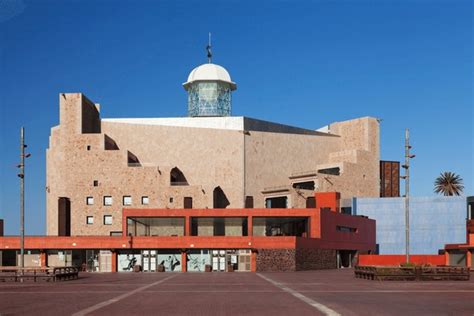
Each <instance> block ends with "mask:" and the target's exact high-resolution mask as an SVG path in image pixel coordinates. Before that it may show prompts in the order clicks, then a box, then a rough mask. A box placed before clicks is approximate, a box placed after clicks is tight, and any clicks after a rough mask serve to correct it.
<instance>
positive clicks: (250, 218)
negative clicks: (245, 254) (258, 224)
mask: <svg viewBox="0 0 474 316" xmlns="http://www.w3.org/2000/svg"><path fill="white" fill-rule="evenodd" d="M247 235H248V236H250V237H251V236H253V216H251V215H250V216H248V217H247Z"/></svg>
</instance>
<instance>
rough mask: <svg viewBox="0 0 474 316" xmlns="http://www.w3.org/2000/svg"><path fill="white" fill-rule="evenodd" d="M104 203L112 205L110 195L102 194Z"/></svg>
mask: <svg viewBox="0 0 474 316" xmlns="http://www.w3.org/2000/svg"><path fill="white" fill-rule="evenodd" d="M104 205H106V206H108V205H112V197H111V196H104Z"/></svg>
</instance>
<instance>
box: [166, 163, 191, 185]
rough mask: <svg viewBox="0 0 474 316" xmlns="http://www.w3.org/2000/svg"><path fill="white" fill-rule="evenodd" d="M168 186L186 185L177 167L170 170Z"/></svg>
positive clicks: (184, 178) (186, 181) (186, 182)
mask: <svg viewBox="0 0 474 316" xmlns="http://www.w3.org/2000/svg"><path fill="white" fill-rule="evenodd" d="M170 185H188V180H186V177H185V176H184V174H183V172H182V171H181V170H179V169H178V167H174V168H173V169H171V172H170Z"/></svg>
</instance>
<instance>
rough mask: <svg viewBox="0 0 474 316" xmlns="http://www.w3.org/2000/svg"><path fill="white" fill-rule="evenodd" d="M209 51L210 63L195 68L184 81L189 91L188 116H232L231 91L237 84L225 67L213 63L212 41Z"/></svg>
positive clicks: (184, 85) (185, 87) (208, 47)
mask: <svg viewBox="0 0 474 316" xmlns="http://www.w3.org/2000/svg"><path fill="white" fill-rule="evenodd" d="M207 52H208V55H207V56H208V61H209V63H207V64H203V65H201V66H198V67H196V68H194V69H193V71H191V73H190V74H189V76H188V81H187V82H185V83H183V87H184V89H185V90H186V91H187V92H188V116H191V117H198V116H230V115H231V108H232V95H231V93H232V91H234V90H235V89H237V85H236V84H235V82H233V81H232V79H231V78H230V75H229V72H227V70H226V69H225V68H224V67H222V66H219V65H216V64H213V63H211V58H212V54H211V45H210V41H209V45H208V46H207Z"/></svg>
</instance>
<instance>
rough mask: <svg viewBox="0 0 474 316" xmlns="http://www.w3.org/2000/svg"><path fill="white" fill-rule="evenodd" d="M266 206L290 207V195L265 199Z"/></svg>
mask: <svg viewBox="0 0 474 316" xmlns="http://www.w3.org/2000/svg"><path fill="white" fill-rule="evenodd" d="M265 207H266V208H288V197H287V196H278V197H272V198H267V199H265Z"/></svg>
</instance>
